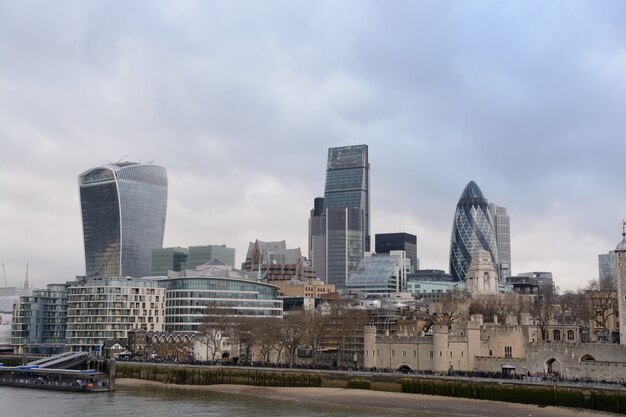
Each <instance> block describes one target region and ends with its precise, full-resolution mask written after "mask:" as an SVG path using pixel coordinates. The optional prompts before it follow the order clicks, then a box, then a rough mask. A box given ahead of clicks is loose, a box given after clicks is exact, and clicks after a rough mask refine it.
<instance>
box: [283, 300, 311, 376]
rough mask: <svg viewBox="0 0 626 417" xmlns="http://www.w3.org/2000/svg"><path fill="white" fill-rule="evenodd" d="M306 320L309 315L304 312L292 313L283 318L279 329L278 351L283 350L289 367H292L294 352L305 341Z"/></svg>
mask: <svg viewBox="0 0 626 417" xmlns="http://www.w3.org/2000/svg"><path fill="white" fill-rule="evenodd" d="M308 319H309V314H307V313H306V312H304V311H294V312H292V313H290V314H288V315H286V316H284V317H283V321H282V326H281V329H280V344H279V346H280V347H279V350H282V349H284V351H285V356H286V357H285V359H286V360H287V362H288V363H289V366H293V363H294V361H295V356H296V350H297V349H298V346H300V345H301V344H302V343H303V341H304V339H305V332H306V327H307V321H308ZM279 356H280V352H279Z"/></svg>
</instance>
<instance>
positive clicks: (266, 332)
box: [250, 317, 281, 364]
mask: <svg viewBox="0 0 626 417" xmlns="http://www.w3.org/2000/svg"><path fill="white" fill-rule="evenodd" d="M250 320H251V321H252V323H253V325H252V328H251V331H252V333H253V334H254V341H253V342H252V345H253V346H254V347H255V348H256V349H257V351H258V352H259V354H260V355H261V360H262V361H263V363H265V364H268V363H270V362H271V356H272V352H273V351H275V350H277V347H278V345H279V340H280V325H281V323H280V321H279V320H278V319H274V318H271V317H254V318H251V319H250Z"/></svg>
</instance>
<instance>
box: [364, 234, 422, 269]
mask: <svg viewBox="0 0 626 417" xmlns="http://www.w3.org/2000/svg"><path fill="white" fill-rule="evenodd" d="M375 248H376V249H375V252H376V253H389V252H391V251H392V250H402V251H404V252H405V253H406V257H407V258H408V259H410V260H411V269H412V271H410V272H413V271H417V270H418V269H419V259H417V236H415V235H412V234H410V233H376V246H375Z"/></svg>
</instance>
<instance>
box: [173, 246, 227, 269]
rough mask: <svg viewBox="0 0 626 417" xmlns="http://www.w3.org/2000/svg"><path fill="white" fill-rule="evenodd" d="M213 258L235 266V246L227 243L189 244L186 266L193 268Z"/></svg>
mask: <svg viewBox="0 0 626 417" xmlns="http://www.w3.org/2000/svg"><path fill="white" fill-rule="evenodd" d="M213 259H217V260H218V261H220V262H221V263H223V264H224V265H228V266H232V267H233V268H234V267H235V248H229V247H227V246H226V245H202V246H189V253H188V255H187V263H186V265H185V268H187V269H192V268H195V267H197V266H199V265H202V264H205V263H207V262H209V261H211V260H213Z"/></svg>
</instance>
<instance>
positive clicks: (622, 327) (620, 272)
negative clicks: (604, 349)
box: [615, 221, 626, 345]
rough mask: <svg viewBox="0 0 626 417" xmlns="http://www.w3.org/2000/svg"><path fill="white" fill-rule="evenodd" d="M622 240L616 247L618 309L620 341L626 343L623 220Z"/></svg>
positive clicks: (625, 231) (625, 234) (625, 227)
mask: <svg viewBox="0 0 626 417" xmlns="http://www.w3.org/2000/svg"><path fill="white" fill-rule="evenodd" d="M622 223H623V225H622V241H621V242H620V243H619V245H617V247H616V248H615V255H616V257H617V309H618V311H619V343H620V344H621V345H625V344H626V337H624V336H626V221H624V222H622Z"/></svg>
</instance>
